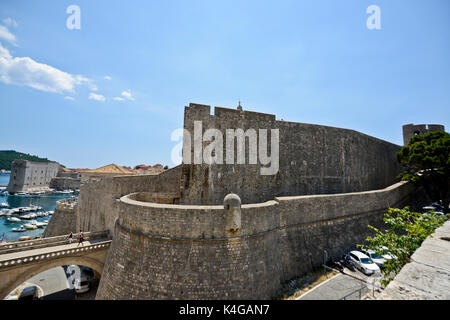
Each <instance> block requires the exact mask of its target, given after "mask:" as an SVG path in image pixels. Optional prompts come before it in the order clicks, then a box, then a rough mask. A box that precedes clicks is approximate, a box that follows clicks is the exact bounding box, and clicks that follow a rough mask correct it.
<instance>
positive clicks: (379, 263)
mask: <svg viewBox="0 0 450 320" xmlns="http://www.w3.org/2000/svg"><path fill="white" fill-rule="evenodd" d="M361 252H362V253H364V254H365V255H366V256H368V257H370V258H371V259H372V261H373V262H375V263H376V265H377V266H379V267H380V268H384V265H385V263H386V259H385V258H384V257H383V256H381V255H379V254H377V253H376V252H375V251H374V250H372V249H367V250H365V249H362V250H361Z"/></svg>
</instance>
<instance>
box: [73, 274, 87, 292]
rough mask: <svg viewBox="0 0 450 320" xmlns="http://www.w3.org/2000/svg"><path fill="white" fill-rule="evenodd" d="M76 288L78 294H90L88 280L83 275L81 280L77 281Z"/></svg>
mask: <svg viewBox="0 0 450 320" xmlns="http://www.w3.org/2000/svg"><path fill="white" fill-rule="evenodd" d="M74 288H75V292H76V293H84V292H88V291H89V289H90V288H91V287H90V283H89V280H88V278H87V277H86V276H84V275H82V276H81V277H80V278H77V279H75V283H74Z"/></svg>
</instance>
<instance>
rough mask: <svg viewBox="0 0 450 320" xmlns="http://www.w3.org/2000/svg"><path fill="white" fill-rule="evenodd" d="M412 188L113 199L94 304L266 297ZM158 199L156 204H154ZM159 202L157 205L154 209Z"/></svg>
mask: <svg viewBox="0 0 450 320" xmlns="http://www.w3.org/2000/svg"><path fill="white" fill-rule="evenodd" d="M413 191H414V187H413V186H412V185H411V184H408V183H405V182H399V183H396V184H394V185H392V186H390V187H388V188H385V189H381V190H374V191H365V192H356V193H341V194H324V195H307V196H291V197H277V198H275V199H274V200H271V201H267V202H264V203H256V204H244V205H241V204H240V199H239V197H238V195H232V196H227V197H226V198H227V199H226V200H225V202H224V205H179V204H168V203H167V202H170V201H168V199H167V197H168V195H167V194H165V195H158V194H157V193H145V192H144V193H143V192H141V193H133V194H129V195H126V196H123V197H122V198H120V202H119V203H118V209H119V216H118V219H117V220H116V224H115V236H114V239H113V241H112V243H111V248H110V251H109V254H108V257H107V260H106V263H105V267H104V270H103V271H104V272H103V277H102V279H101V282H100V286H99V289H98V292H97V297H96V298H97V299H270V298H271V297H273V295H274V294H276V292H277V290H278V289H279V288H280V285H281V283H282V282H284V281H286V280H289V279H291V278H292V277H294V276H297V275H300V274H302V273H305V272H308V271H310V270H311V269H312V268H314V267H318V266H320V265H321V264H322V263H323V257H324V250H326V251H327V253H328V255H329V256H330V257H336V256H339V255H341V254H342V253H343V252H344V251H345V250H348V249H349V248H353V247H354V246H355V244H357V243H362V242H363V241H364V239H365V238H366V236H367V235H369V229H368V227H367V226H368V225H369V224H370V225H374V226H379V225H380V224H381V223H382V218H383V213H384V212H385V211H386V210H387V209H388V208H389V207H400V206H402V205H403V204H405V203H406V202H407V201H408V200H409V198H410V196H411V195H412V193H413ZM158 202H160V203H158ZM161 202H164V203H161Z"/></svg>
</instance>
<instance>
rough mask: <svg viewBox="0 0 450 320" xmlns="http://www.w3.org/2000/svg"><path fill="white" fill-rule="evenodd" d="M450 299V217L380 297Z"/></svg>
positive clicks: (385, 298) (380, 298)
mask: <svg viewBox="0 0 450 320" xmlns="http://www.w3.org/2000/svg"><path fill="white" fill-rule="evenodd" d="M449 299H450V221H447V222H445V223H444V225H443V226H441V227H440V228H438V229H436V231H435V233H434V234H433V235H431V236H430V237H428V238H427V239H426V240H425V241H424V242H423V243H422V245H421V246H420V248H419V249H417V250H416V252H414V254H413V255H412V257H411V262H410V263H408V264H406V265H405V266H404V267H403V268H402V270H401V271H400V272H399V274H398V275H397V276H396V277H395V278H394V280H392V281H391V282H390V283H389V285H388V286H387V287H386V289H385V290H384V291H383V292H382V293H381V294H380V295H379V296H378V300H449Z"/></svg>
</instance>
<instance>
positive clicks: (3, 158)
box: [0, 150, 50, 170]
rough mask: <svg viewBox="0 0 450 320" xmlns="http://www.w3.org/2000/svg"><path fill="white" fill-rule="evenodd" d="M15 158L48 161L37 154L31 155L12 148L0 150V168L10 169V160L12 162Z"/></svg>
mask: <svg viewBox="0 0 450 320" xmlns="http://www.w3.org/2000/svg"><path fill="white" fill-rule="evenodd" d="M16 159H23V160H30V161H39V162H45V161H50V160H48V159H47V158H39V157H38V156H32V155H29V154H26V153H22V152H17V151H14V150H3V151H0V170H1V169H5V170H11V162H13V160H16Z"/></svg>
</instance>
